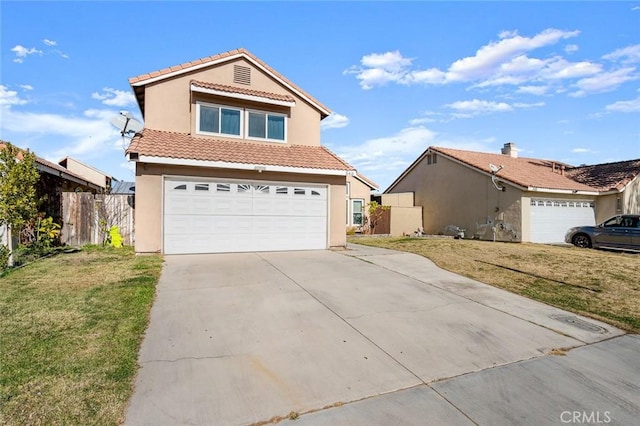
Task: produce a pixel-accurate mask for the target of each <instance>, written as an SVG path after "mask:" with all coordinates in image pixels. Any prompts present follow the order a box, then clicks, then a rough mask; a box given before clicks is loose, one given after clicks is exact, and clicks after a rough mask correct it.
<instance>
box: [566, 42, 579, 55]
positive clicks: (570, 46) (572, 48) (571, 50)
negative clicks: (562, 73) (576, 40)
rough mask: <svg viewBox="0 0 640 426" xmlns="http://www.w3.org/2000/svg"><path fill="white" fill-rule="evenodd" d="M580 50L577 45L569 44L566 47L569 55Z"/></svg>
mask: <svg viewBox="0 0 640 426" xmlns="http://www.w3.org/2000/svg"><path fill="white" fill-rule="evenodd" d="M578 50H580V48H579V47H578V45H577V44H567V45H566V46H565V47H564V51H565V52H567V53H576V52H577V51H578Z"/></svg>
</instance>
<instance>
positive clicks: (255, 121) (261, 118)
mask: <svg viewBox="0 0 640 426" xmlns="http://www.w3.org/2000/svg"><path fill="white" fill-rule="evenodd" d="M247 116H248V120H247V121H248V126H247V135H248V136H249V137H250V138H258V139H268V140H275V141H280V142H283V141H284V140H285V137H284V133H285V131H284V130H285V120H284V115H281V114H270V113H266V112H259V111H248V112H247Z"/></svg>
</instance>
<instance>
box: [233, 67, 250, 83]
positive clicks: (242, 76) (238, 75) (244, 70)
mask: <svg viewBox="0 0 640 426" xmlns="http://www.w3.org/2000/svg"><path fill="white" fill-rule="evenodd" d="M233 82H234V83H238V84H247V85H250V84H251V68H249V67H244V66H242V65H234V66H233Z"/></svg>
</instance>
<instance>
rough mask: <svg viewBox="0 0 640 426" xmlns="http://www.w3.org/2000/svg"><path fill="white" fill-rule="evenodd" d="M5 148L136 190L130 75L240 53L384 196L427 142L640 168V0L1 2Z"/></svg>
mask: <svg viewBox="0 0 640 426" xmlns="http://www.w3.org/2000/svg"><path fill="white" fill-rule="evenodd" d="M0 20H1V22H0V24H1V29H0V31H1V45H0V48H1V52H2V53H1V55H0V57H1V61H2V62H1V64H0V66H1V68H0V72H1V74H0V114H1V116H0V138H2V139H4V140H8V141H10V142H13V143H14V144H16V145H18V146H21V147H28V148H30V149H32V150H34V151H35V152H36V153H37V154H38V155H40V156H42V157H45V158H47V159H49V160H52V161H58V160H60V159H62V158H63V157H65V156H71V157H74V158H77V159H79V160H81V161H84V162H86V163H88V164H91V165H93V166H94V167H96V168H98V169H101V170H103V171H105V172H107V173H109V174H112V175H113V176H115V177H116V178H118V179H123V180H133V179H134V175H133V172H132V167H131V164H128V163H127V162H126V161H125V158H124V154H123V147H122V139H121V138H120V136H119V134H118V133H117V131H116V130H115V128H113V127H112V126H111V125H110V124H109V120H110V119H111V118H112V117H113V116H115V115H117V114H118V111H120V110H128V111H131V112H132V113H133V114H134V116H137V117H138V118H139V117H140V112H139V110H138V108H137V106H136V104H135V101H134V98H133V94H132V91H131V88H130V86H129V84H128V79H129V78H130V77H134V76H137V75H140V74H144V73H147V72H150V71H155V70H158V69H162V68H165V67H167V66H172V65H176V64H181V63H184V62H188V61H191V60H193V59H198V58H201V57H205V56H210V55H213V54H216V53H220V52H224V51H228V50H232V49H235V48H238V47H244V48H246V49H247V50H249V51H250V52H252V53H253V54H254V55H256V56H258V57H259V58H261V59H262V60H263V61H265V62H266V63H268V64H269V65H271V66H272V67H273V68H275V69H276V70H277V71H279V72H280V73H282V74H283V75H285V76H286V77H287V78H289V79H290V80H292V81H293V82H294V83H296V84H297V85H299V86H300V87H302V88H303V89H304V90H306V91H307V92H309V93H310V94H311V95H313V96H314V97H316V98H317V99H318V100H319V101H320V102H322V103H323V104H325V105H327V106H328V107H329V108H330V109H331V110H332V111H333V112H334V115H333V116H330V117H329V118H327V119H326V120H325V123H324V125H323V131H322V143H323V144H324V145H326V146H328V147H329V148H330V149H332V150H333V151H334V152H336V153H338V154H339V155H341V156H342V157H343V158H345V159H346V160H347V161H349V162H351V163H352V164H353V165H354V166H356V168H357V169H358V171H359V172H361V173H363V174H365V175H366V176H368V177H369V178H371V179H373V180H374V181H376V182H378V183H379V184H380V186H381V190H384V189H385V188H386V187H387V186H388V185H389V184H390V183H391V182H392V181H393V180H394V179H395V178H396V177H397V176H398V175H399V174H400V173H401V172H402V171H403V170H404V169H405V168H406V167H407V166H408V165H409V164H410V163H411V162H412V161H413V160H414V159H415V158H416V157H417V156H418V155H419V154H420V153H422V152H423V151H424V150H425V149H426V148H427V147H428V146H444V147H451V148H459V149H470V150H478V151H487V152H495V153H498V152H499V151H500V148H501V147H502V146H503V144H504V143H506V142H515V143H516V145H517V147H518V148H519V149H520V155H521V156H526V157H536V158H548V159H554V160H559V161H564V162H567V163H569V164H574V165H579V164H595V163H602V162H611V161H620V160H628V159H636V158H640V1H635V2H634V1H632V2H623V1H620V2H615V1H608V2H566V3H565V2H481V1H476V2H202V1H201V2H147V1H145V2H31V1H21V2H13V1H2V2H0Z"/></svg>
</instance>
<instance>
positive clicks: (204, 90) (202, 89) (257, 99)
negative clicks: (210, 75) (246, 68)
mask: <svg viewBox="0 0 640 426" xmlns="http://www.w3.org/2000/svg"><path fill="white" fill-rule="evenodd" d="M191 91H192V92H197V93H206V94H208V95H216V96H224V97H227V98H234V99H242V100H245V101H252V102H261V103H263V104H271V105H278V106H285V107H289V108H293V107H295V106H296V103H295V102H289V101H280V100H277V99H271V98H267V97H264V96H257V95H245V94H243V93H233V92H226V91H223V90H215V89H207V88H205V87H199V86H196V85H194V84H193V83H192V84H191Z"/></svg>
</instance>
